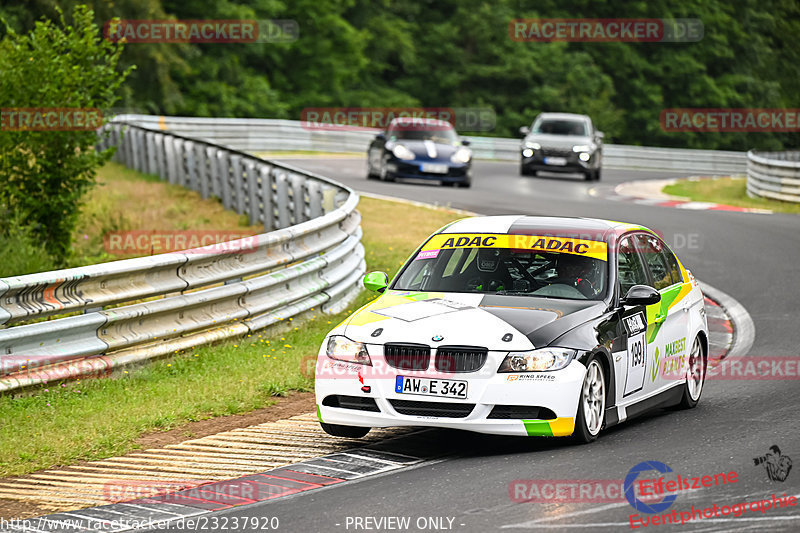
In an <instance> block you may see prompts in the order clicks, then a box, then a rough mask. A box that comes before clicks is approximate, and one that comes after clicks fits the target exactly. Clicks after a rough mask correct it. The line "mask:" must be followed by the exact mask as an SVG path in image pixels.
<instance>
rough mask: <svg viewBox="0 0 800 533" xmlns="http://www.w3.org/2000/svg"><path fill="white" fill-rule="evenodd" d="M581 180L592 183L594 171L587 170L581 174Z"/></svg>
mask: <svg viewBox="0 0 800 533" xmlns="http://www.w3.org/2000/svg"><path fill="white" fill-rule="evenodd" d="M583 179H584V180H586V181H594V170H587V171H585V172H584V173H583Z"/></svg>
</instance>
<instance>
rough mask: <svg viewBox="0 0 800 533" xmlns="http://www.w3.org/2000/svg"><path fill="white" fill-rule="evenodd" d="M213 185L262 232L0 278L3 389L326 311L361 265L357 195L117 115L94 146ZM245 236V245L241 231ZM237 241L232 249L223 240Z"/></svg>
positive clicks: (187, 181)
mask: <svg viewBox="0 0 800 533" xmlns="http://www.w3.org/2000/svg"><path fill="white" fill-rule="evenodd" d="M111 145H115V146H118V150H117V152H116V154H115V157H114V159H115V160H116V161H118V162H120V163H123V164H125V165H127V166H129V167H131V168H134V169H136V170H139V171H142V172H146V173H150V174H156V175H158V176H160V177H161V178H162V179H164V180H167V181H169V182H170V183H175V184H179V185H183V186H185V187H189V188H191V189H194V190H197V191H199V192H200V193H201V194H202V195H203V197H209V196H210V195H214V196H217V197H219V198H220V199H221V200H222V203H223V205H224V206H225V207H226V208H228V209H233V210H235V211H237V212H238V213H242V214H247V215H248V216H249V218H250V222H251V223H252V224H256V223H263V224H264V227H265V229H266V230H267V233H264V234H261V235H258V236H256V237H255V238H251V239H241V240H239V241H231V243H228V244H229V245H230V246H226V247H225V250H223V251H219V248H218V247H205V248H197V249H192V250H184V251H181V252H175V253H168V254H163V255H157V256H151V257H142V258H136V259H128V260H122V261H115V262H111V263H105V264H100V265H93V266H87V267H79V268H72V269H65V270H59V271H53V272H43V273H38V274H30V275H25V276H18V277H12V278H4V279H0V324H6V325H9V324H14V323H18V322H21V321H33V320H36V319H39V318H42V317H48V316H51V315H55V314H68V313H83V314H79V315H77V316H69V317H66V318H59V319H55V320H49V321H44V322H41V321H40V322H36V323H31V324H24V325H18V326H14V327H7V328H6V329H1V330H0V392H4V391H9V390H15V389H20V388H23V387H27V386H31V385H36V384H39V383H46V382H47V381H52V380H58V379H66V378H72V377H79V376H86V375H105V374H106V373H108V372H110V371H111V370H113V369H115V368H117V367H119V366H123V365H127V364H131V363H135V362H139V361H143V360H147V359H151V358H154V357H159V356H162V355H166V354H170V353H173V352H175V351H176V350H182V349H186V348H190V347H192V346H197V345H200V344H204V343H207V342H212V341H216V340H220V339H225V338H230V337H236V336H242V335H245V334H248V333H251V332H253V331H256V330H259V329H262V328H264V327H266V326H269V325H270V324H274V323H276V322H278V321H280V320H282V319H284V318H288V317H291V316H293V315H296V314H298V313H301V312H304V311H306V310H309V309H312V308H321V310H322V311H323V312H331V313H335V312H338V311H340V310H341V309H343V308H344V307H345V306H346V305H348V304H349V303H350V301H351V300H352V299H353V298H354V297H355V295H356V294H357V293H358V291H359V289H360V285H359V284H360V278H361V276H362V275H363V273H364V270H365V262H364V248H363V246H362V245H361V227H360V220H361V217H360V215H359V213H358V211H356V205H357V203H358V196H357V194H356V193H355V192H354V191H353V190H351V189H349V188H348V187H345V186H343V185H340V184H338V183H336V182H334V181H332V180H329V179H327V178H324V177H322V176H319V175H316V174H313V173H310V172H306V171H303V170H299V169H296V168H293V167H290V166H287V165H282V164H278V163H274V162H271V161H266V160H263V159H259V158H257V157H254V156H252V155H249V154H246V153H244V152H240V151H237V150H233V149H230V148H226V147H223V146H220V145H217V144H213V143H211V142H208V141H204V140H200V139H196V138H191V137H185V136H181V135H175V134H169V133H165V132H158V131H152V130H148V129H145V128H141V127H139V126H137V125H134V124H131V123H126V122H123V121H119V120H116V121H114V122H112V123H110V124H108V125H107V126H106V127H105V128H104V132H103V133H102V135H101V140H100V143H99V147H100V148H106V147H108V146H111ZM245 241H246V243H245ZM232 250H233V251H232Z"/></svg>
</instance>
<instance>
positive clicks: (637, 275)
mask: <svg viewBox="0 0 800 533" xmlns="http://www.w3.org/2000/svg"><path fill="white" fill-rule="evenodd" d="M617 257H618V261H619V267H618V269H617V271H618V276H619V288H620V295H621V296H625V294H626V293H627V292H628V290H630V288H631V287H633V286H634V285H647V276H645V273H644V266H643V265H642V261H641V259H639V254H637V253H636V249H635V248H634V247H633V242H632V241H631V237H630V236H628V237H625V238H623V239H622V240H621V241H620V242H619V254H617Z"/></svg>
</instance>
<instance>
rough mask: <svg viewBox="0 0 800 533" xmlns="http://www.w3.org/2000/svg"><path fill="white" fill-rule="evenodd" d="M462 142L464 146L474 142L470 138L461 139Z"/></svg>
mask: <svg viewBox="0 0 800 533" xmlns="http://www.w3.org/2000/svg"><path fill="white" fill-rule="evenodd" d="M461 144H462V145H463V146H469V145H470V144H472V141H470V140H469V139H461Z"/></svg>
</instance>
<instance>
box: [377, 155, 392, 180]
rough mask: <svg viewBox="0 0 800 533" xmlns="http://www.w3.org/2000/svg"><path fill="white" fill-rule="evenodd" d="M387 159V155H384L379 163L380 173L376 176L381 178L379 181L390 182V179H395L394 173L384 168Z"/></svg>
mask: <svg viewBox="0 0 800 533" xmlns="http://www.w3.org/2000/svg"><path fill="white" fill-rule="evenodd" d="M388 160H389V158H388V157H384V158H383V162H382V164H381V170H380V172H381V173H380V175H379V176H378V177H379V178H380V179H381V181H389V182H392V181H394V180H395V178H394V175H393V174H392V173H391V172H389V171H388V170H386V165H387V163H388Z"/></svg>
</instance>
